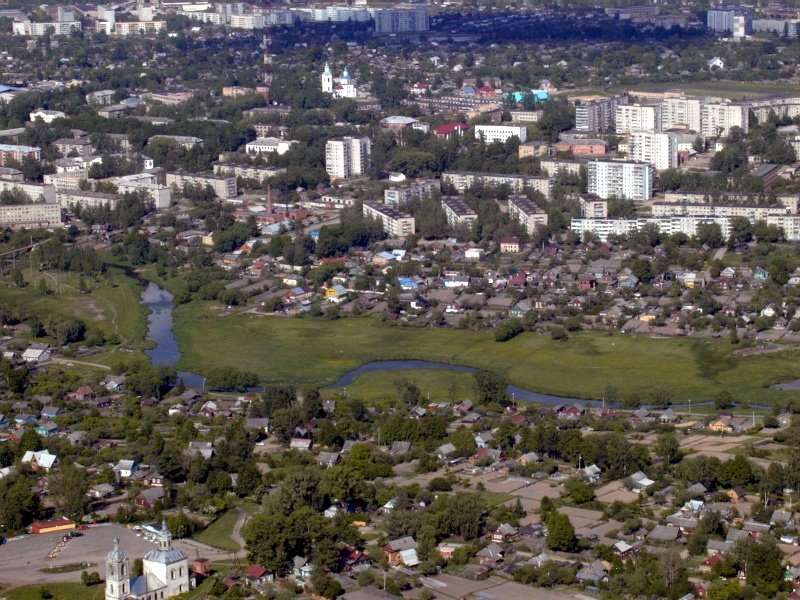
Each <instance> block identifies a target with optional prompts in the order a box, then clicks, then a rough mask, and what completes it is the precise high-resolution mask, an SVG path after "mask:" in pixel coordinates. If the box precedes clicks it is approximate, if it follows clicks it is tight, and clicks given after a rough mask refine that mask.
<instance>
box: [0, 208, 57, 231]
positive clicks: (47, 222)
mask: <svg viewBox="0 0 800 600" xmlns="http://www.w3.org/2000/svg"><path fill="white" fill-rule="evenodd" d="M63 226H64V223H63V222H62V220H61V206H59V205H58V204H55V203H52V202H36V203H34V204H3V205H0V227H10V228H11V229H49V228H50V227H63Z"/></svg>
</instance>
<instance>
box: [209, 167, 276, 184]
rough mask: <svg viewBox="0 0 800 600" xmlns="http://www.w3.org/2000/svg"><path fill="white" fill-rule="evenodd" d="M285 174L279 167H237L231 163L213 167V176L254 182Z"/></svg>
mask: <svg viewBox="0 0 800 600" xmlns="http://www.w3.org/2000/svg"><path fill="white" fill-rule="evenodd" d="M283 173H286V169H283V168H279V167H265V166H259V165H237V164H233V163H216V164H215V165H214V174H215V175H232V176H233V177H241V178H242V179H255V180H256V181H261V182H262V183H263V182H264V181H267V180H268V179H272V178H273V177H277V176H278V175H281V174H283Z"/></svg>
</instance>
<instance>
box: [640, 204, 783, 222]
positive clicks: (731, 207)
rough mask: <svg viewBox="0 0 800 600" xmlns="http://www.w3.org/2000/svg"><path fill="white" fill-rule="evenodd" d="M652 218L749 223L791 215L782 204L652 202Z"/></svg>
mask: <svg viewBox="0 0 800 600" xmlns="http://www.w3.org/2000/svg"><path fill="white" fill-rule="evenodd" d="M652 214H653V216H654V217H673V216H679V215H685V216H690V217H731V218H733V217H744V218H745V219H750V220H751V221H763V220H765V219H766V218H767V217H770V216H782V215H788V214H792V213H791V209H789V208H787V207H786V206H783V205H782V204H706V203H694V204H688V203H682V202H681V203H677V202H654V203H653V208H652Z"/></svg>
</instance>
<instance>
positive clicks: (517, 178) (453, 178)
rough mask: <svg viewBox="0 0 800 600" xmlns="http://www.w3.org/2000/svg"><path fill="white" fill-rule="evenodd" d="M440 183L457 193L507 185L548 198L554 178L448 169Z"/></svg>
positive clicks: (512, 190) (517, 190) (518, 191)
mask: <svg viewBox="0 0 800 600" xmlns="http://www.w3.org/2000/svg"><path fill="white" fill-rule="evenodd" d="M442 184H445V185H450V186H452V187H453V188H455V190H456V191H457V192H458V193H459V194H463V193H464V192H466V191H467V190H468V189H469V188H471V187H476V186H483V187H500V186H506V187H508V189H509V191H510V192H513V193H515V194H521V193H522V192H524V191H525V190H535V191H537V192H539V193H541V194H542V195H543V196H544V197H545V198H550V194H551V193H552V191H553V186H554V185H555V179H551V178H549V177H534V176H532V175H511V174H506V173H478V172H475V171H450V172H448V173H442Z"/></svg>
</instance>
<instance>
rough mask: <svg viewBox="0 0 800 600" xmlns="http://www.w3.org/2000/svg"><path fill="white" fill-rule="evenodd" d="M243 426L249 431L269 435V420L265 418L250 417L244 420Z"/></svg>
mask: <svg viewBox="0 0 800 600" xmlns="http://www.w3.org/2000/svg"><path fill="white" fill-rule="evenodd" d="M244 426H245V428H246V429H248V430H250V431H258V432H259V433H264V434H269V419H268V418H266V417H263V418H261V417H250V418H248V419H246V420H245V422H244Z"/></svg>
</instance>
